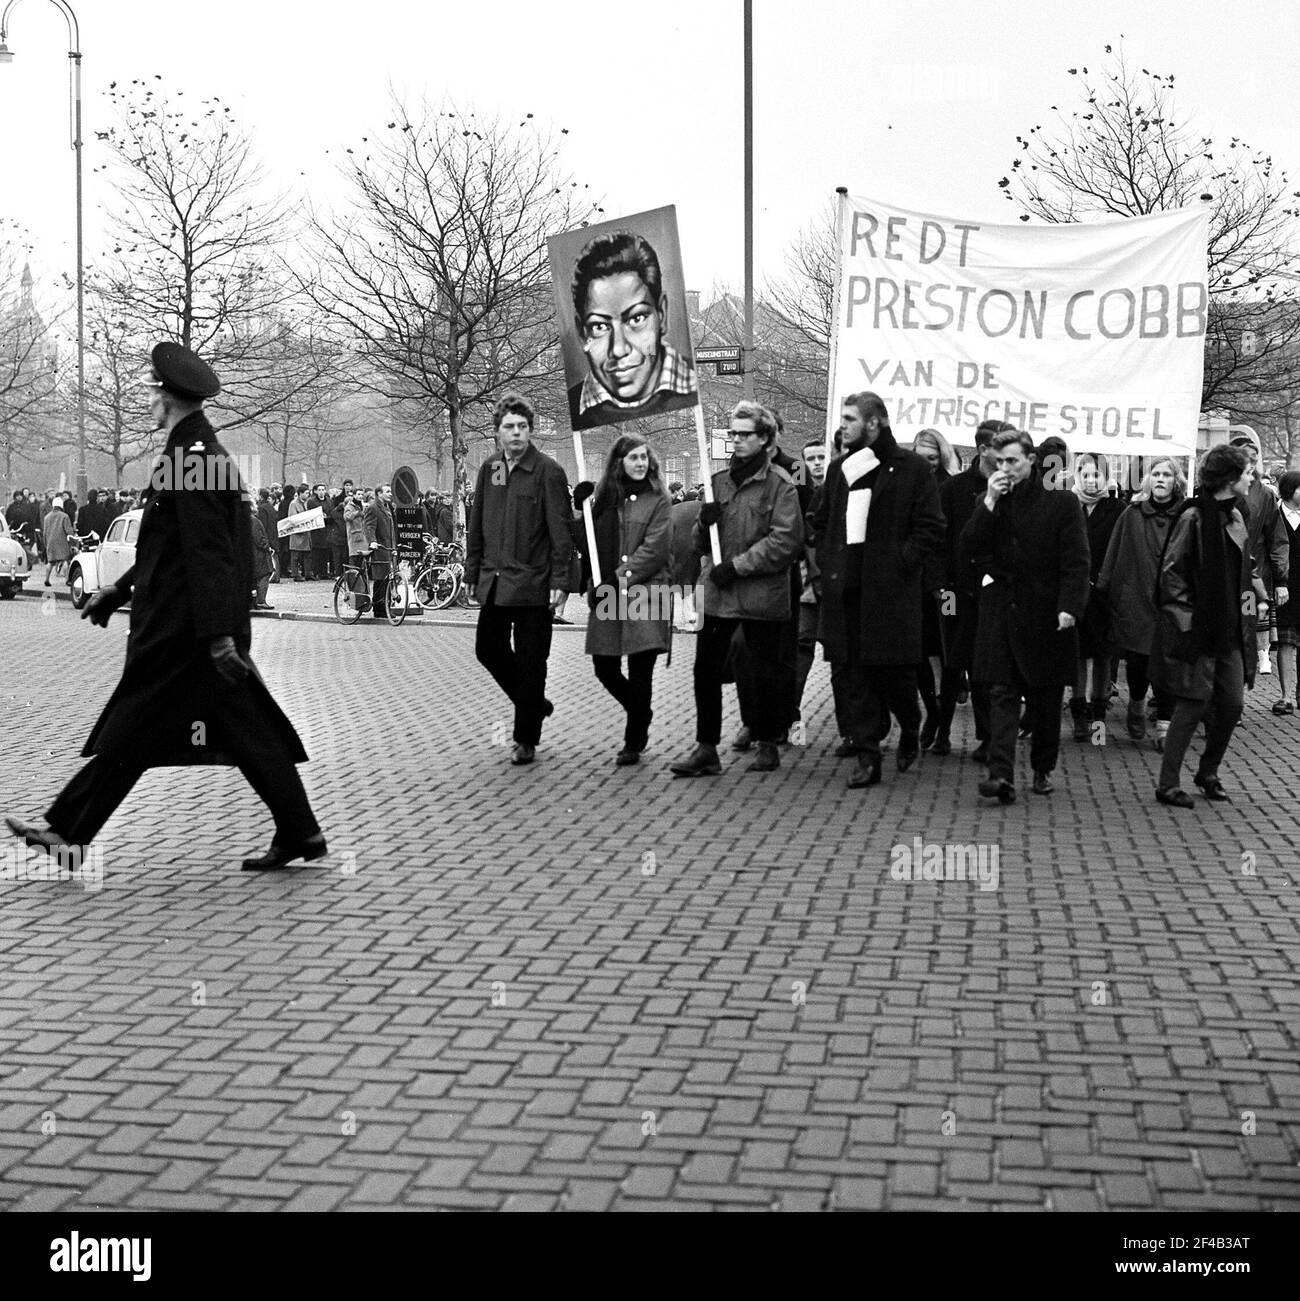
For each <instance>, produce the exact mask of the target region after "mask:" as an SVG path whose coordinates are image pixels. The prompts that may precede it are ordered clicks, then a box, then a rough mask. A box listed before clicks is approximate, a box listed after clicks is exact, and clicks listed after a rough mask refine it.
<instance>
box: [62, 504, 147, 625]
mask: <svg viewBox="0 0 1300 1301" xmlns="http://www.w3.org/2000/svg"><path fill="white" fill-rule="evenodd" d="M143 514H144V511H143V510H129V511H127V512H126V513H125V514H123V515H119V516H118V517H117V518H116V519H115V520H114V521H113V522H112V523H111V524H110V525H109V526H108V532H107V533H105V534H104V540H103V541H102V542H101V543H100V544H99V546H98V547H96V548H95V550H94V551H78V552H77V554H76V555H75V556H73V558H72V563H71V564H70V565H69V566H68V586H69V587H70V588H71V589H72V604H73V605H74V606H76V608H77V609H78V610H80V609H81V607H82V606H84V605H85V604H86V602H87V601H89V600H90V598H91V597H92V596H94V595H95V593H96V592H98V591H99V590H100V588H102V587H111V586H112V585H113V584H114V583H116V582H117V580H118V579H119V578H121V577H122V575H123V574H125V573H126V571H127V570H128V569H130V568H131V566H132V565H133V564H135V543H136V539H137V538H138V537H139V536H140V517H141V516H142V515H143Z"/></svg>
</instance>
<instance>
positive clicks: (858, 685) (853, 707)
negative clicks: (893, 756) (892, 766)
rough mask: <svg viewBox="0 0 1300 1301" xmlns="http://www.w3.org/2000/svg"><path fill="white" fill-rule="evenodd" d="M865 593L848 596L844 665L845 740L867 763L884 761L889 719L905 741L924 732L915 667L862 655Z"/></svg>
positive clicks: (847, 594) (845, 620) (848, 593)
mask: <svg viewBox="0 0 1300 1301" xmlns="http://www.w3.org/2000/svg"><path fill="white" fill-rule="evenodd" d="M861 620H862V593H861V592H860V591H859V590H857V589H849V590H848V591H846V592H845V593H844V631H845V635H846V641H847V648H848V658H847V659H846V660H845V663H844V670H843V682H844V687H843V691H844V708H845V714H846V716H847V717H846V722H847V723H848V725H849V730H848V731H847V732H846V733H845V736H847V737H848V738H849V740H851V741H853V742H854V743H855V744H856V745H858V746H859V747H860V748H861V750H862V754H863V756H864V757H865V758H867V759H878V758H879V757H880V743H881V741H883V740H884V738H885V737H886V736H887V735H888V734H889V727H890V722H889V718H890V715H891V714H892V715H893V716H894V717H895V718H896V719H897V720H898V727H899V730H900V731H901V732H902V734H903V737H904V738H905V739H906V738H909V737H910V738H913V739H914V738H915V737H916V736H917V734H918V733H919V732H920V730H921V702H920V700H919V698H918V697H917V692H916V665H915V664H866V663H864V662H863V655H862V622H861Z"/></svg>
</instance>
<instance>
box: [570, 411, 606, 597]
mask: <svg viewBox="0 0 1300 1301" xmlns="http://www.w3.org/2000/svg"><path fill="white" fill-rule="evenodd" d="M573 460H574V464H575V465H576V466H577V469H578V482H579V483H581V482H583V481H584V480H585V479H586V477H587V458H586V457H585V456H583V454H582V431H581V430H578V429H575V430H574V431H573ZM582 522H583V524H584V525H585V526H586V530H587V554H588V556H590V557H591V586H592V588H593V589H595V588H597V587H599V586H600V585H601V582H602V579H601V574H600V557H599V556H598V555H597V554H596V521H595V519H594V517H593V516H592V513H591V498H590V497H588V498H587V500H586V501H584V502H583V503H582Z"/></svg>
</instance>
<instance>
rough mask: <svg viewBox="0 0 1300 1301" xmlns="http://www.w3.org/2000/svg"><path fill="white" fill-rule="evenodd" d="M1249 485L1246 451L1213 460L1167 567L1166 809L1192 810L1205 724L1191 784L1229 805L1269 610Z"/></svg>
mask: <svg viewBox="0 0 1300 1301" xmlns="http://www.w3.org/2000/svg"><path fill="white" fill-rule="evenodd" d="M1251 478H1252V472H1251V469H1250V460H1249V458H1248V457H1247V455H1246V453H1245V452H1243V451H1242V450H1241V449H1240V448H1237V447H1212V448H1211V449H1210V450H1209V451H1208V452H1206V454H1205V458H1204V460H1203V461H1202V462H1201V468H1200V479H1199V482H1198V484H1197V490H1196V495H1195V496H1194V497H1190V498H1188V500H1186V501H1185V502H1183V504H1182V506H1181V507H1179V511H1178V515H1177V518H1176V519H1175V520H1174V523H1173V526H1172V527H1171V528H1170V530H1169V541H1168V542H1167V543H1166V545H1165V553H1164V555H1163V556H1161V558H1160V568H1159V573H1158V576H1157V580H1156V610H1157V613H1156V631H1155V638H1154V640H1153V641H1152V645H1151V680H1152V682H1154V683H1155V684H1156V685H1157V686H1159V687H1163V688H1164V689H1165V690H1166V691H1168V692H1170V693H1171V694H1172V695H1173V696H1174V697H1175V703H1174V714H1173V718H1172V720H1171V721H1170V724H1169V736H1168V739H1167V740H1166V742H1165V752H1164V762H1163V763H1162V764H1161V767H1160V778H1159V782H1158V784H1157V786H1156V799H1157V800H1158V801H1159V802H1160V803H1161V804H1172V805H1174V806H1175V807H1177V808H1191V807H1192V799H1191V796H1189V795H1188V794H1187V793H1186V792H1185V791H1184V790H1183V789H1182V788H1181V786H1180V785H1179V778H1180V774H1181V772H1182V766H1183V758H1184V756H1185V755H1186V754H1187V747H1188V746H1189V745H1190V744H1191V740H1192V735H1193V733H1194V732H1195V731H1196V727H1197V724H1198V723H1200V721H1201V720H1202V718H1204V719H1205V749H1204V751H1203V752H1202V754H1201V761H1200V764H1199V766H1198V768H1197V772H1196V776H1195V777H1194V778H1193V780H1194V781H1195V783H1196V785H1197V786H1199V787H1200V788H1201V790H1202V791H1204V793H1205V797H1206V798H1207V799H1211V800H1226V799H1229V798H1231V797H1230V796H1229V795H1228V793H1227V792H1226V791H1225V790H1224V788H1223V783H1222V782H1221V781H1220V780H1219V764H1220V763H1221V762H1222V760H1223V756H1224V754H1225V753H1226V752H1227V749H1228V742H1229V741H1231V739H1232V733H1233V730H1234V728H1235V727H1236V726H1237V722H1238V720H1239V719H1240V718H1241V711H1242V705H1243V687H1249V686H1253V685H1254V681H1255V669H1256V664H1257V658H1256V656H1255V655H1254V654H1253V651H1254V645H1253V637H1252V636H1251V634H1252V633H1253V631H1254V627H1253V623H1252V620H1253V619H1254V617H1255V615H1256V612H1257V610H1258V608H1259V607H1260V606H1261V605H1265V604H1267V598H1266V595H1265V590H1264V584H1263V582H1262V581H1261V580H1260V577H1259V569H1258V566H1257V565H1255V563H1254V562H1253V561H1252V559H1251V554H1250V540H1249V534H1248V533H1247V530H1246V524H1245V520H1244V519H1243V518H1242V513H1241V504H1242V503H1243V502H1244V501H1245V499H1246V495H1247V493H1248V492H1249V491H1250V483H1251Z"/></svg>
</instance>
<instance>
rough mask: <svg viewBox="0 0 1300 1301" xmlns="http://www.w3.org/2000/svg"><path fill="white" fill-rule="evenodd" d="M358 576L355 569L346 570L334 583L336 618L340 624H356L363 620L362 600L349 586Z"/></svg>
mask: <svg viewBox="0 0 1300 1301" xmlns="http://www.w3.org/2000/svg"><path fill="white" fill-rule="evenodd" d="M356 576H357V571H356V570H355V569H345V570H344V571H343V572H342V573H341V574H340V575H339V576H338V578H337V579H336V580H335V582H334V617H335V618H336V619H337V620H338V621H339V622H340V623H356V622H357V620H358V619H360V618H361V607H362V604H363V602H362V599H361V597H360V596H359V595H358V594H357V593H356V592H354V591H353V590H352V587H351V586H350V584H349V579H353V580H355V578H356Z"/></svg>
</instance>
